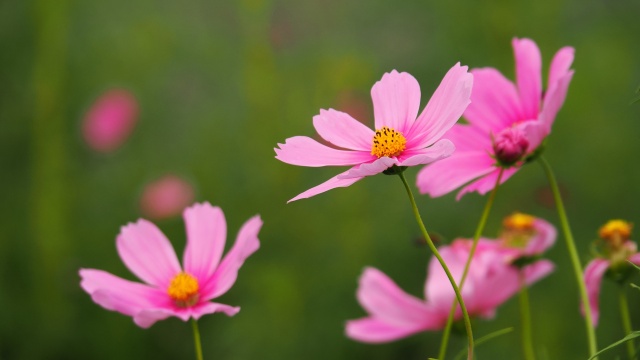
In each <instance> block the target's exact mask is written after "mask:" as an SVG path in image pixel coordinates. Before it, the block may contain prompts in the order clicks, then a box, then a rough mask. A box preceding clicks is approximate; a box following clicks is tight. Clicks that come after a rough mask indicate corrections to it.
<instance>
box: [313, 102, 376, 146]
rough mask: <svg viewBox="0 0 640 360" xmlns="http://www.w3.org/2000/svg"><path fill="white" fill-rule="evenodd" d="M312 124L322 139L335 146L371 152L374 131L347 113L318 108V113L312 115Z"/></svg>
mask: <svg viewBox="0 0 640 360" xmlns="http://www.w3.org/2000/svg"><path fill="white" fill-rule="evenodd" d="M313 126H314V127H315V128H316V131H317V132H318V134H319V135H320V136H322V138H323V139H325V140H327V141H328V142H330V143H332V144H333V145H335V146H339V147H342V148H345V149H350V150H361V151H368V152H371V147H372V145H373V136H374V135H375V133H374V131H373V130H371V129H369V128H368V127H366V126H365V125H364V124H362V123H361V122H359V121H358V120H356V119H354V118H352V117H351V116H350V115H349V114H347V113H343V112H340V111H336V110H333V109H329V110H320V114H319V115H316V116H314V117H313Z"/></svg>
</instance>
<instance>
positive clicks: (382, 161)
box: [338, 156, 399, 179]
mask: <svg viewBox="0 0 640 360" xmlns="http://www.w3.org/2000/svg"><path fill="white" fill-rule="evenodd" d="M398 164H399V162H398V160H396V159H392V158H389V157H386V156H383V157H381V158H379V159H377V160H376V161H374V162H372V163H368V164H362V165H359V166H355V167H353V168H351V169H349V170H348V171H347V172H346V173H344V174H341V175H338V179H362V178H363V177H365V176H372V175H376V174H380V173H381V172H383V171H385V170H387V169H388V168H390V167H392V166H393V165H398Z"/></svg>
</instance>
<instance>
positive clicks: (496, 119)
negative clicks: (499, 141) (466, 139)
mask: <svg viewBox="0 0 640 360" xmlns="http://www.w3.org/2000/svg"><path fill="white" fill-rule="evenodd" d="M471 74H473V90H472V92H471V104H469V106H468V107H467V109H466V110H465V112H464V115H463V116H464V117H465V118H466V119H467V120H468V121H469V123H471V124H472V125H473V126H477V127H479V128H481V129H482V130H483V131H484V133H485V134H490V133H494V134H497V133H499V132H500V131H502V130H503V129H504V128H506V127H509V126H511V125H512V124H513V123H515V122H517V121H521V120H527V119H526V118H525V117H524V116H523V115H522V112H523V111H522V108H521V105H520V99H519V98H518V92H517V91H516V88H515V86H514V85H513V83H512V82H511V81H509V80H507V79H506V78H505V77H504V76H503V75H502V74H501V73H500V72H498V70H496V69H493V68H483V69H473V70H471Z"/></svg>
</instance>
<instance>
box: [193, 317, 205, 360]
mask: <svg viewBox="0 0 640 360" xmlns="http://www.w3.org/2000/svg"><path fill="white" fill-rule="evenodd" d="M191 326H192V328H193V340H194V342H195V346H196V359H197V360H202V345H201V344H200V330H198V322H197V321H196V320H195V319H191Z"/></svg>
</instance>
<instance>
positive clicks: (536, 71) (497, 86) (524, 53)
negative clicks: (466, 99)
mask: <svg viewBox="0 0 640 360" xmlns="http://www.w3.org/2000/svg"><path fill="white" fill-rule="evenodd" d="M513 50H514V54H515V61H516V84H515V85H514V84H513V83H512V82H511V81H509V80H507V79H506V78H505V77H504V76H503V75H502V74H500V72H498V70H496V69H493V68H481V69H473V70H472V71H471V73H472V74H473V77H474V86H473V92H472V93H471V105H469V107H468V108H467V109H466V111H465V112H464V117H465V118H466V119H467V120H468V121H469V124H468V125H461V124H457V125H455V126H453V127H452V128H451V130H449V131H448V132H447V133H446V134H445V135H444V136H445V137H446V138H447V139H450V140H451V141H452V142H453V143H454V144H455V145H456V152H455V153H454V154H453V155H452V156H451V157H449V158H447V159H445V160H443V161H439V162H437V163H434V164H432V165H429V166H426V167H425V168H423V169H422V170H421V171H420V172H419V173H418V180H417V185H418V188H419V190H420V192H421V193H423V194H425V193H426V194H429V195H430V196H432V197H438V196H442V195H444V194H447V193H449V192H451V191H453V190H455V189H457V188H459V187H460V186H463V185H465V184H467V183H469V182H470V183H469V184H468V185H467V186H465V187H464V188H462V190H460V192H459V193H458V195H457V197H456V199H458V200H459V199H460V198H461V197H462V196H463V195H464V194H466V193H469V192H473V191H477V192H478V193H480V194H486V193H487V192H488V191H490V190H491V189H493V187H494V185H495V182H496V180H497V178H498V173H499V172H500V168H501V167H504V168H505V170H504V174H503V176H502V179H501V183H504V182H505V181H507V179H509V178H510V177H511V176H512V175H513V174H515V173H516V171H518V169H519V168H520V166H522V164H523V163H524V162H525V160H526V159H527V157H529V156H532V155H533V154H534V153H535V151H536V150H538V149H539V147H540V144H541V143H542V141H543V140H544V139H545V137H546V136H547V135H549V133H550V132H551V125H552V124H553V122H554V120H555V117H556V114H557V113H558V111H559V110H560V108H561V107H562V104H563V103H564V100H565V96H566V94H567V89H568V88H569V83H570V82H571V78H572V77H573V70H570V69H569V67H570V66H571V63H572V62H573V53H574V50H573V48H571V47H564V48H562V49H560V50H559V51H558V52H557V53H556V55H555V56H554V58H553V61H552V62H551V67H550V70H549V81H548V84H547V91H546V92H543V90H542V79H541V72H542V70H541V67H542V64H541V63H542V61H541V57H540V51H539V49H538V47H537V46H536V44H535V43H534V42H533V41H532V40H529V39H513Z"/></svg>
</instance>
